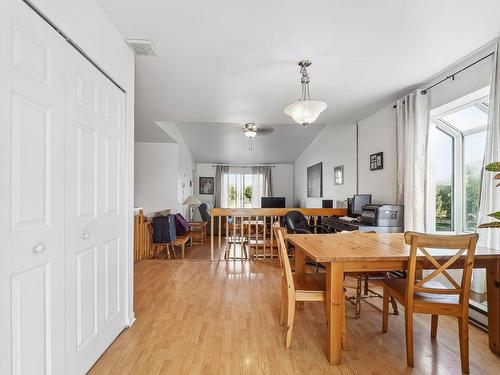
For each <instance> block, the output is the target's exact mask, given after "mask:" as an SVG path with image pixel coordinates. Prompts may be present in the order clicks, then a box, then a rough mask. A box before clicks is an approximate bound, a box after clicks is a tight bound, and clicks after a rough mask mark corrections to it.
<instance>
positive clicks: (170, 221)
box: [152, 215, 177, 244]
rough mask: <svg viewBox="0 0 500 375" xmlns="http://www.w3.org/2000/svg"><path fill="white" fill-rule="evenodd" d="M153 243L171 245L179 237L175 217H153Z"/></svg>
mask: <svg viewBox="0 0 500 375" xmlns="http://www.w3.org/2000/svg"><path fill="white" fill-rule="evenodd" d="M152 229H153V243H154V244H166V243H171V242H173V241H174V240H175V238H176V237H177V233H176V229H175V215H167V216H155V217H153V224H152Z"/></svg>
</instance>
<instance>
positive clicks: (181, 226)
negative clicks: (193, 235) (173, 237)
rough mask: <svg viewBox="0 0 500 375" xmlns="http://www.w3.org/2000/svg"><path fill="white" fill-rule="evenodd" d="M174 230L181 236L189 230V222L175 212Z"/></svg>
mask: <svg viewBox="0 0 500 375" xmlns="http://www.w3.org/2000/svg"><path fill="white" fill-rule="evenodd" d="M175 231H176V232H177V235H178V236H183V235H185V234H186V233H187V232H189V223H188V221H187V220H186V219H185V218H184V216H182V215H181V214H179V213H177V214H175Z"/></svg>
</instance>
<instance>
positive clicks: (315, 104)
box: [283, 60, 327, 127]
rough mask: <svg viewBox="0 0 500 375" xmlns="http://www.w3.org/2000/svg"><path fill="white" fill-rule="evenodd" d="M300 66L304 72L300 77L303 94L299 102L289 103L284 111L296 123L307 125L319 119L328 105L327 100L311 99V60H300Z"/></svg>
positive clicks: (301, 71)
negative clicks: (308, 70)
mask: <svg viewBox="0 0 500 375" xmlns="http://www.w3.org/2000/svg"><path fill="white" fill-rule="evenodd" d="M299 66H300V74H302V78H301V79H300V83H301V84H302V95H301V97H300V99H299V101H298V102H295V103H292V104H289V105H287V106H286V107H285V109H284V110H283V112H285V114H286V115H288V116H290V117H291V118H292V119H293V121H295V122H296V123H298V124H302V125H304V126H306V127H307V125H308V124H312V123H313V122H314V121H316V120H317V119H318V117H319V115H320V114H321V113H322V112H323V111H324V110H325V109H326V107H327V105H326V103H325V102H322V101H319V100H311V96H310V94H309V82H310V78H309V74H308V73H307V68H308V67H309V66H311V61H309V60H302V61H300V62H299Z"/></svg>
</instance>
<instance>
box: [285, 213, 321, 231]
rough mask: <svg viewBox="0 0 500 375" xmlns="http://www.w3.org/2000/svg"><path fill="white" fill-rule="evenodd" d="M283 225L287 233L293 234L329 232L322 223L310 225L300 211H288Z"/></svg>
mask: <svg viewBox="0 0 500 375" xmlns="http://www.w3.org/2000/svg"><path fill="white" fill-rule="evenodd" d="M285 227H286V229H287V230H288V233H295V234H300V233H303V234H312V233H314V232H316V233H330V231H329V230H328V228H327V227H326V226H324V225H321V224H319V225H310V224H309V223H308V222H307V219H306V217H305V216H304V214H303V213H302V212H300V211H288V213H287V214H286V215H285ZM315 230H316V231H315Z"/></svg>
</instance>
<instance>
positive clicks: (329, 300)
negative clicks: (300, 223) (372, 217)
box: [287, 233, 500, 365]
mask: <svg viewBox="0 0 500 375" xmlns="http://www.w3.org/2000/svg"><path fill="white" fill-rule="evenodd" d="M287 239H288V241H289V243H291V244H293V245H294V246H295V272H296V274H302V273H304V272H306V260H305V258H306V257H309V258H311V259H312V260H313V261H316V262H319V263H322V264H324V265H325V267H326V304H325V312H326V321H327V325H328V327H327V338H326V342H327V345H326V347H327V353H326V355H327V358H328V361H329V362H330V364H332V365H339V364H340V363H341V361H342V320H343V316H344V313H345V312H344V308H345V305H344V304H345V300H344V274H345V273H347V272H369V271H396V270H406V269H407V263H408V258H409V251H410V248H409V246H407V245H406V244H405V243H404V239H403V234H401V233H384V234H381V233H363V234H362V233H356V234H290V235H288V236H287ZM430 252H431V254H432V255H433V256H434V257H435V259H436V260H437V261H438V262H440V263H444V262H445V261H447V260H448V259H450V258H451V256H452V252H451V251H447V250H445V249H444V250H443V249H440V250H432V251H430ZM455 252H456V250H455ZM464 259H465V257H462V258H460V259H458V260H457V261H456V262H455V263H454V264H453V265H452V266H451V267H450V268H463V260H464ZM417 261H418V263H417V267H418V268H419V269H434V268H435V267H434V266H432V265H431V264H430V262H429V261H428V260H427V259H426V258H425V256H423V255H422V256H421V257H420V256H418V257H417ZM474 268H485V269H486V283H487V300H488V336H489V337H488V339H489V347H490V349H491V351H493V352H495V353H497V354H500V250H495V249H489V248H485V247H481V246H478V247H477V248H476V253H475V257H474ZM380 319H381V322H382V316H381V318H380ZM381 324H382V323H381Z"/></svg>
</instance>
